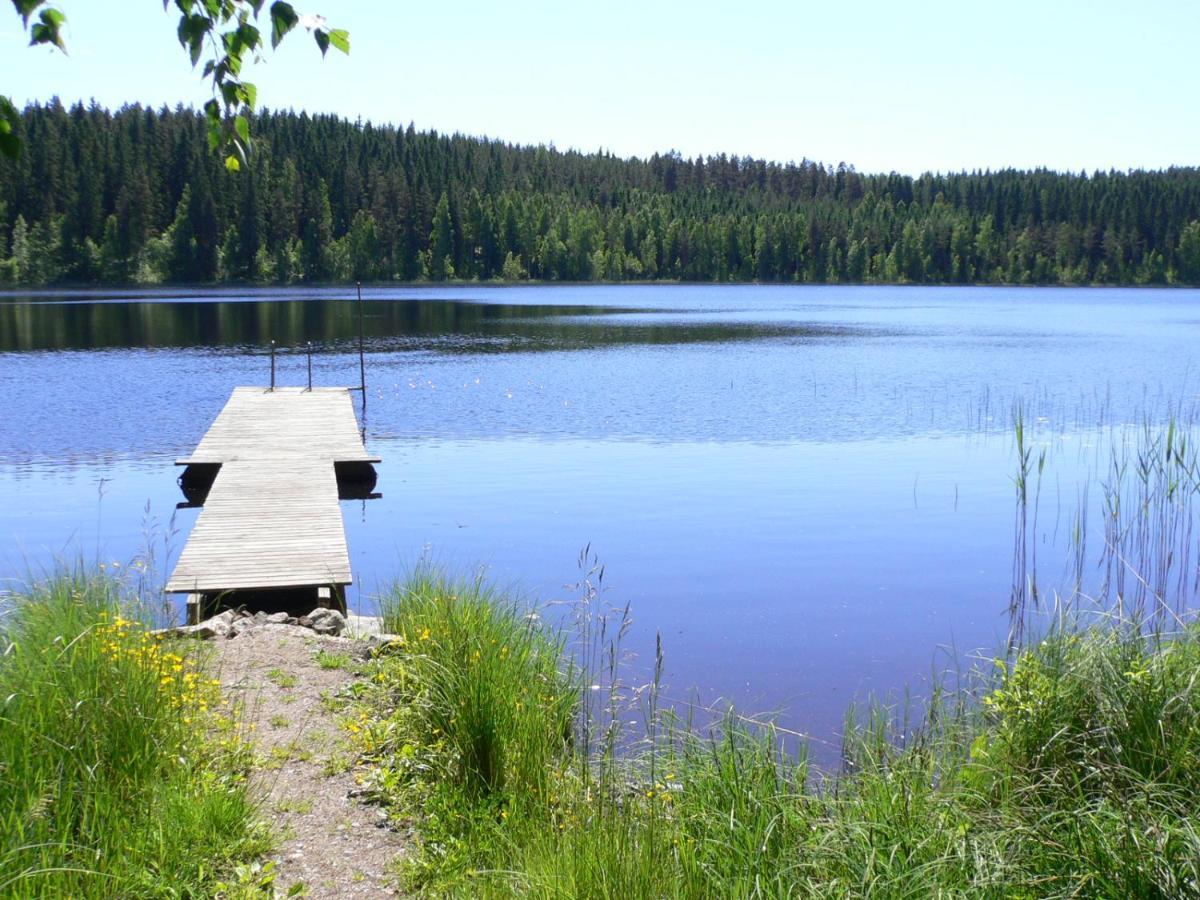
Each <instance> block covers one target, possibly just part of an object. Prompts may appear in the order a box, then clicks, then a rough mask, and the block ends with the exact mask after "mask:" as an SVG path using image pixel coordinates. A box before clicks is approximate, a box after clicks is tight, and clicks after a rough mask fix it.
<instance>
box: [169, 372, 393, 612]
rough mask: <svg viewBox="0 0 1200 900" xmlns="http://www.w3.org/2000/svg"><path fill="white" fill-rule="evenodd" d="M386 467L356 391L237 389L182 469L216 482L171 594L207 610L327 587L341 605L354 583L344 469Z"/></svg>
mask: <svg viewBox="0 0 1200 900" xmlns="http://www.w3.org/2000/svg"><path fill="white" fill-rule="evenodd" d="M378 462H379V457H376V456H372V455H370V454H369V453H367V451H366V449H365V448H364V446H363V442H362V437H361V436H360V433H359V430H358V421H357V419H356V418H355V415H354V406H353V404H352V403H351V401H350V395H349V393H348V391H347V389H346V388H314V389H312V390H305V389H301V388H276V389H274V390H268V389H265V388H251V387H239V388H236V389H235V390H234V391H233V394H232V395H231V396H230V398H229V401H228V403H226V404H225V408H224V409H222V410H221V413H220V415H218V416H217V418H216V421H214V422H213V424H212V426H211V427H210V428H209V429H208V432H207V433H206V434H205V435H204V437H203V439H202V440H201V441H200V444H199V445H198V446H197V447H196V450H195V452H194V453H193V454H192V455H191V456H188V457H185V458H183V459H179V460H176V463H177V464H178V465H182V466H189V467H194V468H196V469H204V468H206V467H211V468H214V469H216V475H215V479H214V480H213V481H212V484H211V487H209V489H208V491H207V496H206V497H204V499H203V507H204V508H203V509H202V510H201V512H200V515H199V516H198V517H197V519H196V524H195V526H194V527H193V528H192V533H191V536H190V537H189V538H188V541H187V544H186V545H185V546H184V548H183V552H182V553H181V554H180V556H179V561H178V563H176V565H175V569H174V571H173V572H172V573H171V577H170V578H169V579H168V581H167V586H166V590H167V591H169V592H175V593H181V592H186V593H189V594H193V595H195V597H196V598H197V601H199V599H200V598H216V597H218V596H220V595H222V594H226V593H229V592H247V591H257V592H263V591H282V590H291V591H298V590H300V591H303V590H304V589H312V594H313V596H314V597H316V596H317V595H318V592H321V589H323V588H328V589H331V590H332V591H333V592H334V595H335V596H336V597H338V598H340V596H341V592H342V590H343V589H344V587H345V585H348V584H350V583H351V574H350V556H349V553H348V551H347V548H346V532H345V529H344V527H343V524H342V513H341V509H340V508H339V507H338V476H337V466H338V465H339V464H359V465H362V464H366V465H370V464H373V463H378ZM217 467H219V468H217ZM325 596H328V594H325Z"/></svg>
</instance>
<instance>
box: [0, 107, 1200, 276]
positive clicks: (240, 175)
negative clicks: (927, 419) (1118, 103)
mask: <svg viewBox="0 0 1200 900" xmlns="http://www.w3.org/2000/svg"><path fill="white" fill-rule="evenodd" d="M21 130H22V133H21V135H20V136H21V138H22V139H23V140H24V141H25V148H26V150H25V152H24V154H23V155H22V156H21V158H20V159H18V160H16V161H4V162H0V282H3V283H8V284H26V285H41V284H58V283H74V284H89V283H103V284H120V283H141V284H154V283H159V282H187V283H205V282H215V281H245V282H263V283H292V282H298V281H303V282H325V281H343V280H348V279H360V280H363V281H383V280H392V279H398V280H403V281H417V280H430V281H444V280H450V279H479V280H491V279H497V278H502V279H505V280H520V279H527V278H528V279H541V280H546V281H591V280H609V281H623V280H649V279H680V280H684V281H703V282H720V281H763V282H805V283H826V282H834V283H836V282H891V283H897V282H910V283H928V284H936V283H951V284H972V283H983V284H998V283H1005V284H1170V283H1181V284H1198V283H1200V169H1196V168H1177V169H1170V170H1167V171H1156V172H1142V171H1132V172H1095V173H1092V174H1083V173H1081V174H1061V173H1056V172H1051V171H1044V170H1038V171H1029V172H1023V171H1012V170H1008V171H999V172H972V173H969V174H968V173H959V174H949V175H923V176H921V177H918V178H912V177H908V176H903V175H897V174H888V175H864V174H861V173H859V172H856V171H855V170H854V169H853V168H852V167H850V166H846V165H838V166H837V167H830V166H824V165H821V164H819V163H814V162H809V161H807V160H806V161H803V162H799V163H787V164H778V163H768V162H764V161H762V160H756V159H750V158H739V157H730V156H725V155H720V156H710V157H706V158H704V159H684V158H682V157H680V156H679V155H678V154H666V155H655V156H653V157H651V158H649V159H645V160H642V159H620V158H617V157H615V156H612V155H611V154H608V153H604V152H598V153H588V154H584V153H579V152H575V151H568V152H562V151H558V150H556V149H554V148H553V147H550V148H547V147H521V146H514V145H511V144H506V143H503V142H501V141H497V140H488V139H482V138H475V137H464V136H461V135H453V136H448V135H442V134H437V133H436V132H418V131H415V130H414V129H413V128H412V126H409V127H408V128H407V129H401V128H394V127H391V126H376V125H372V124H369V123H366V124H363V123H354V122H347V121H344V120H341V119H338V118H336V117H332V116H309V115H306V114H303V113H301V114H296V113H292V112H270V111H263V112H261V113H260V114H258V115H256V116H255V117H254V119H253V122H252V131H253V134H254V152H253V155H252V157H251V165H250V166H249V167H248V168H246V169H244V170H243V171H241V172H228V171H226V169H225V168H224V166H223V164H222V161H221V159H220V157H218V156H217V155H215V154H213V153H211V152H210V151H209V147H208V143H207V133H206V128H205V122H204V119H203V116H202V115H201V114H200V113H198V112H196V111H193V110H190V109H185V108H176V109H174V110H168V109H165V108H164V109H159V110H154V109H148V108H143V107H139V106H127V107H123V108H122V109H120V110H117V111H116V112H112V111H109V110H106V109H103V108H100V107H98V106H94V105H93V106H90V107H88V106H82V105H76V106H72V107H70V108H66V107H64V106H63V105H61V104H60V103H58V102H57V101H51V102H50V103H47V104H44V105H41V104H35V105H31V106H28V107H27V108H26V109H25V110H24V111H23V113H22V120H21ZM798 149H802V148H798Z"/></svg>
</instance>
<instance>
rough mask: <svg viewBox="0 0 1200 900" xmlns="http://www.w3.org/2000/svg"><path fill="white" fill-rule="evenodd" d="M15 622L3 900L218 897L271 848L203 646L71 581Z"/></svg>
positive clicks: (40, 593) (4, 762)
mask: <svg viewBox="0 0 1200 900" xmlns="http://www.w3.org/2000/svg"><path fill="white" fill-rule="evenodd" d="M10 599H11V600H12V603H11V604H10V605H9V607H8V608H7V609H6V610H5V611H4V617H3V619H0V652H2V655H0V896H2V897H31V898H32V897H204V896H211V895H212V894H213V893H214V892H216V891H217V890H220V889H221V885H220V882H219V880H218V879H219V878H220V877H221V876H222V875H223V874H225V873H228V872H229V871H231V870H232V869H233V865H234V863H235V861H238V860H245V859H248V858H252V857H254V856H256V855H258V854H259V853H261V852H262V851H263V850H264V849H265V835H264V833H263V832H262V831H261V830H260V829H259V828H257V827H256V826H255V825H254V824H253V823H254V820H255V818H256V817H255V811H254V808H253V805H252V803H251V801H250V798H249V797H248V796H247V791H246V787H245V780H244V775H245V772H246V768H247V766H248V764H249V761H250V760H249V755H248V750H247V749H246V747H245V745H243V744H242V743H241V741H239V740H238V739H237V736H236V734H233V733H231V728H232V723H230V722H229V720H227V719H225V718H224V717H223V716H222V715H220V714H219V713H218V712H217V711H216V706H217V704H218V701H219V689H218V687H217V685H216V683H215V680H214V679H213V678H212V677H211V676H210V674H209V673H207V672H206V671H205V667H204V664H203V660H202V659H199V658H198V657H197V656H195V655H194V653H195V650H194V648H192V647H181V646H174V645H172V644H168V643H163V642H161V641H159V640H157V639H155V638H154V637H153V636H151V635H150V634H148V633H147V631H146V630H145V629H144V628H143V627H142V625H141V624H139V623H138V622H137V621H135V618H136V616H135V614H134V613H132V612H131V611H130V609H129V607H128V604H127V602H126V600H127V598H126V597H125V596H123V593H122V590H121V586H120V584H119V583H118V582H117V581H116V580H114V579H110V578H94V577H85V576H81V575H78V574H77V575H73V576H72V575H61V576H58V577H55V578H53V579H50V580H48V581H46V582H44V583H41V584H38V585H36V586H34V587H31V588H29V589H28V590H27V591H25V592H22V593H20V594H17V595H14V596H12V597H11V598H10Z"/></svg>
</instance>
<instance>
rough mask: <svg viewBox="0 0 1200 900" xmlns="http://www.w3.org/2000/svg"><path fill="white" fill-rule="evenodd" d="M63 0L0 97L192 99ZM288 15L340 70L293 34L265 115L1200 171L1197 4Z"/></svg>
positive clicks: (8, 42)
mask: <svg viewBox="0 0 1200 900" xmlns="http://www.w3.org/2000/svg"><path fill="white" fill-rule="evenodd" d="M58 5H59V7H60V8H61V9H62V10H63V11H64V12H66V13H67V16H68V19H69V25H70V27H69V31H68V35H67V40H68V49H69V50H70V56H68V57H63V56H62V55H61V54H59V53H57V52H52V51H50V50H47V49H44V48H36V49H34V48H29V49H26V48H25V47H24V44H25V42H26V39H25V38H24V37H23V34H22V31H21V26H20V19H19V18H18V17H17V15H16V14H15V13H14V12H13V11H12V8H11V4H9V3H7V2H4V3H2V4H0V93H7V94H9V95H10V96H11V97H12V98H13V100H14V101H16V102H17V103H18V104H21V103H23V102H25V101H27V100H45V99H48V98H49V97H51V96H53V95H56V94H57V95H58V96H59V97H61V98H62V99H63V100H64V102H66V101H70V100H75V99H85V100H87V99H91V98H95V99H96V100H97V101H99V102H100V103H101V104H104V105H106V106H110V107H115V106H119V105H121V104H122V103H125V102H133V101H140V102H142V103H150V104H154V105H159V104H162V103H167V104H170V105H174V104H175V103H177V102H181V101H182V102H185V103H191V104H194V105H199V104H200V103H202V102H203V101H204V100H205V99H207V97H208V93H207V91H206V89H205V87H204V85H203V83H202V82H201V81H200V79H199V75H198V73H196V72H193V71H192V70H191V69H190V67H189V64H188V60H187V57H186V55H185V53H184V51H183V49H182V48H181V47H180V46H179V45H178V43H177V42H176V40H175V34H174V29H175V23H176V16H175V15H174V14H173V11H172V12H164V11H163V9H162V3H161V2H158V0H60V2H59V3H58ZM295 5H296V6H297V8H299V9H301V10H302V11H304V12H320V13H324V14H325V15H326V16H327V17H328V18H329V20H330V24H331V25H333V26H337V27H343V28H347V29H349V31H350V33H351V41H352V52H351V55H350V56H349V57H344V56H342V55H341V54H339V53H337V52H334V51H331V52H330V54H329V57H328V59H326V60H324V61H322V60H321V58H320V54H319V53H318V52H317V50H316V47H315V45H314V44H313V42H312V40H311V38H310V37H309V36H308V35H307V34H302V33H300V32H296V33H294V34H293V35H291V36H290V37H289V38H288V40H287V41H286V42H285V43H284V44H283V46H281V47H280V48H279V50H278V52H276V53H273V54H272V53H270V52H268V53H267V54H266V57H265V60H264V62H262V63H260V64H258V65H256V66H253V67H249V68H248V69H247V71H246V72H245V75H246V76H247V77H248V79H249V80H251V81H254V82H255V83H256V84H257V85H258V87H259V104H260V105H263V106H269V107H272V108H286V107H292V108H295V109H297V110H299V109H307V110H309V111H322V112H336V113H338V114H340V115H343V116H346V117H348V118H351V119H353V118H356V117H360V116H361V117H362V118H363V119H370V120H372V121H375V122H392V123H399V124H407V123H408V122H409V121H412V122H414V123H415V125H416V126H417V128H419V129H428V128H436V129H438V130H439V131H446V132H452V131H459V132H463V133H467V134H480V135H489V136H492V137H499V138H503V139H504V140H507V141H512V142H517V143H546V144H549V143H554V144H555V145H556V146H558V147H559V148H560V149H565V148H568V147H573V148H577V149H581V150H595V149H598V148H601V147H603V148H606V149H608V150H611V151H612V152H614V153H617V154H619V155H622V156H629V155H638V156H647V155H649V154H651V153H654V152H655V151H667V150H671V149H674V150H678V151H679V152H681V153H683V154H684V155H685V156H693V155H697V154H705V155H706V154H710V153H720V152H726V153H736V154H739V155H742V154H749V155H752V156H756V157H766V158H768V159H774V160H780V161H786V160H790V159H795V160H799V159H801V158H805V157H807V158H809V159H815V160H819V161H821V162H825V163H837V162H839V161H845V162H847V163H851V164H853V165H854V166H855V167H857V168H858V169H859V170H860V171H864V172H877V171H888V170H893V169H894V170H896V171H900V172H907V173H919V172H922V171H927V170H934V171H947V170H959V169H974V168H988V167H990V168H1001V167H1006V166H1017V167H1021V168H1029V167H1033V166H1048V167H1051V168H1055V169H1059V170H1067V169H1069V170H1074V171H1078V170H1079V169H1088V170H1092V169H1095V168H1102V169H1108V168H1117V169H1125V168H1134V167H1141V168H1161V167H1165V166H1169V165H1197V164H1200V115H1198V112H1200V109H1198V103H1200V65H1198V64H1197V62H1198V60H1200V52H1198V51H1197V47H1198V46H1200V2H1197V0H1138V2H1133V0H1121V2H1113V0H1091V2H1082V0H1040V2H1030V0H1007V2H989V3H982V2H971V0H958V2H947V0H915V2H910V3H907V4H906V3H898V2H895V0H891V2H876V0H859V2H850V3H842V4H837V3H832V2H828V0H823V2H820V3H816V2H808V0H792V2H784V0H780V2H776V0H767V2H760V3H730V2H723V3H714V2H705V0H697V2H689V3H677V2H669V3H668V2H657V0H641V2H626V0H611V2H606V3H597V2H591V3H586V4H584V3H569V2H562V0H558V2H551V0H514V2H511V3H489V4H480V3H476V2H474V0H456V2H445V3H421V4H417V3H406V2H403V0H391V2H383V0H341V2H334V0H296V4H295ZM263 18H264V21H263V23H262V24H263V26H264V28H266V27H267V20H266V16H265V15H264V17H263Z"/></svg>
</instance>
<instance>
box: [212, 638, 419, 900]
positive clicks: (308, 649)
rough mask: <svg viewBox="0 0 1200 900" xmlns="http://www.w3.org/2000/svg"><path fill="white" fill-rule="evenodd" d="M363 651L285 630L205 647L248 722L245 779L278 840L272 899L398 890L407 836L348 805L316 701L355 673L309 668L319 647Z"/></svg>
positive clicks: (355, 803) (323, 712)
mask: <svg viewBox="0 0 1200 900" xmlns="http://www.w3.org/2000/svg"><path fill="white" fill-rule="evenodd" d="M361 646H362V644H361V642H358V641H355V640H351V639H349V638H342V637H328V636H320V635H316V634H314V633H313V632H312V631H309V630H308V629H305V628H298V627H293V626H288V625H263V626H259V627H256V628H254V629H251V630H250V631H247V632H246V633H244V634H242V635H240V636H238V637H236V638H232V639H229V640H217V641H214V642H213V647H214V649H215V651H216V659H215V660H214V664H215V666H216V667H217V668H218V669H219V672H220V678H221V684H222V687H223V689H224V691H225V694H226V696H227V697H228V698H229V699H230V700H231V701H232V702H234V703H238V702H240V703H242V704H243V706H244V711H245V712H244V715H245V720H246V722H247V723H253V725H254V726H255V731H254V732H253V734H254V739H255V743H256V744H257V746H258V752H259V756H260V758H261V760H262V764H261V765H260V767H259V769H258V770H257V771H256V772H255V774H254V777H253V780H254V784H255V787H256V788H257V789H258V790H260V791H261V792H262V796H263V798H264V799H263V809H264V812H265V814H266V815H267V816H268V817H269V818H270V819H271V820H272V821H273V823H274V824H275V825H276V827H277V828H278V830H279V832H280V833H281V835H282V839H281V841H280V844H279V847H278V848H277V850H276V852H275V854H274V856H273V857H272V859H273V860H274V862H275V866H276V870H275V871H276V878H275V887H276V890H277V892H278V895H279V896H284V895H286V894H287V891H288V890H289V889H290V888H291V887H292V886H293V885H295V884H296V883H298V882H302V883H303V885H304V889H305V892H304V893H303V894H302V896H305V897H312V898H321V897H329V898H333V897H391V896H396V894H397V891H396V889H395V886H394V878H393V877H392V873H393V872H394V869H395V867H394V863H395V861H396V859H397V857H399V856H401V855H403V854H404V853H405V852H406V849H407V846H408V844H409V842H410V841H409V838H408V836H407V835H406V834H404V833H400V832H397V831H394V830H392V829H391V828H388V827H386V821H385V819H384V817H383V813H382V811H381V810H379V809H378V808H376V807H373V806H369V805H366V804H365V803H363V802H361V801H359V800H358V799H356V790H355V789H356V787H357V785H356V784H355V781H354V775H353V772H352V771H350V770H349V766H348V761H349V756H348V754H347V751H346V749H345V747H344V737H345V733H344V732H343V731H342V730H341V729H340V728H339V726H338V721H337V714H336V713H335V712H332V711H331V710H330V709H329V706H328V704H327V703H326V702H325V700H324V699H323V698H327V697H332V696H333V695H334V694H336V693H337V691H339V690H340V689H342V688H344V687H345V686H346V685H348V684H349V683H351V682H352V681H353V680H354V677H355V676H354V674H353V672H352V671H350V669H349V668H323V667H321V666H320V665H318V664H317V653H318V651H324V652H325V653H326V654H330V655H332V656H334V657H351V659H352V657H353V654H354V653H355V651H356V648H357V647H361ZM326 659H327V660H328V659H329V658H328V657H326ZM351 665H353V661H352V662H351Z"/></svg>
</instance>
